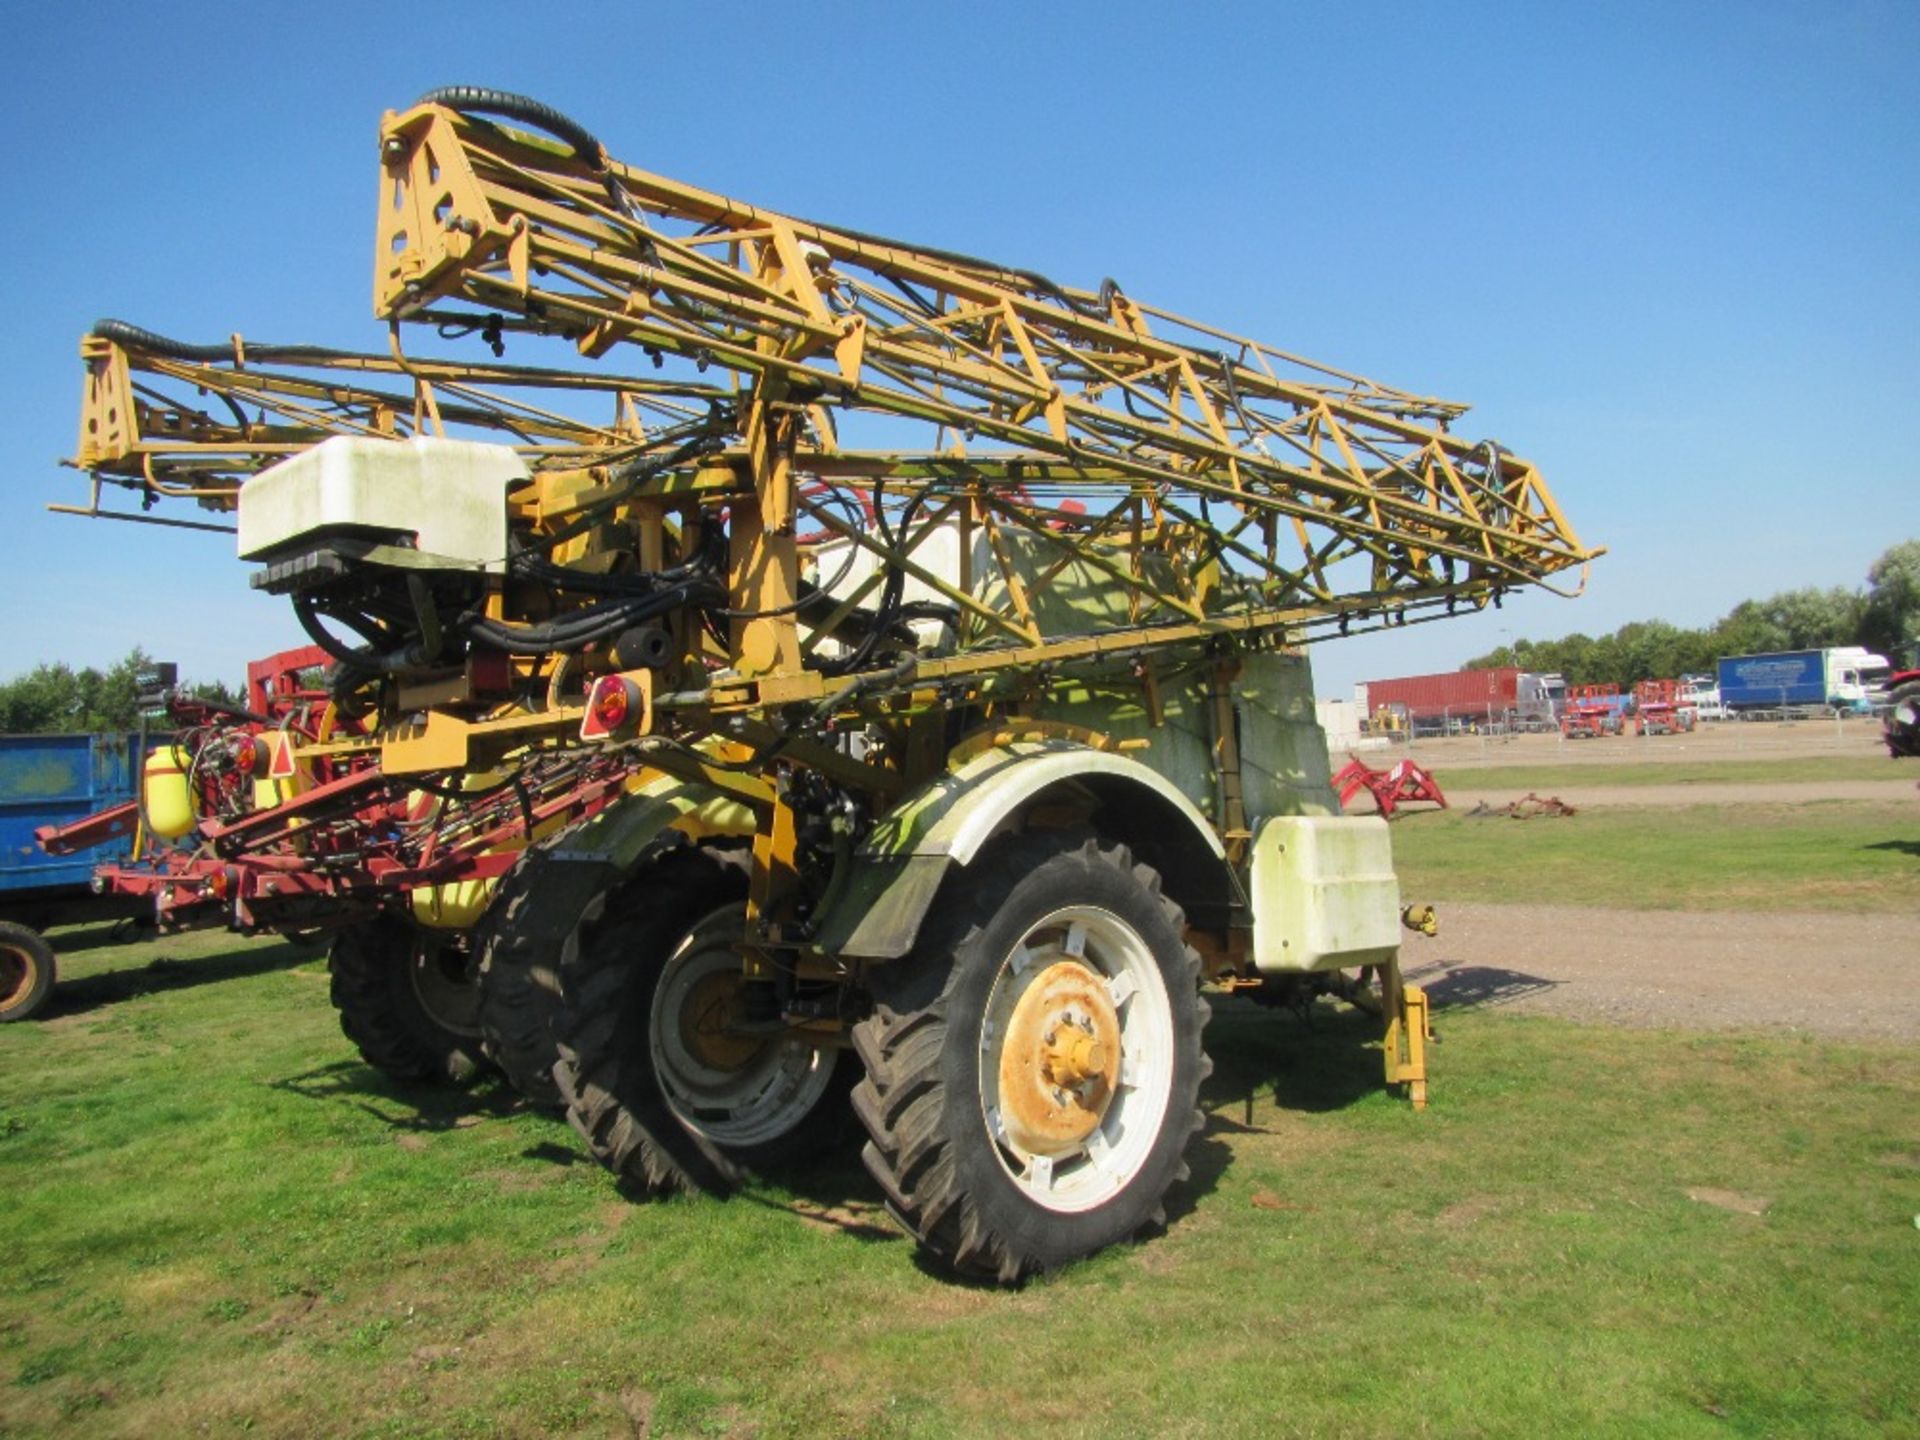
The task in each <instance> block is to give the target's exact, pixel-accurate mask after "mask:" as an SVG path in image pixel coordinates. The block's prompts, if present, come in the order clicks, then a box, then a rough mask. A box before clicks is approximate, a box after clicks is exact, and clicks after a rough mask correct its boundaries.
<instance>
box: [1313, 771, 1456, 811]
mask: <svg viewBox="0 0 1920 1440" xmlns="http://www.w3.org/2000/svg"><path fill="white" fill-rule="evenodd" d="M1333 788H1334V790H1335V792H1336V793H1337V794H1338V795H1339V796H1340V805H1341V808H1343V809H1344V808H1346V805H1347V802H1348V801H1350V800H1352V799H1353V797H1354V796H1356V795H1358V794H1359V793H1360V792H1361V791H1362V790H1365V791H1366V792H1367V793H1368V794H1370V795H1372V796H1373V803H1374V804H1375V805H1377V806H1379V807H1380V813H1381V815H1382V816H1384V817H1385V818H1387V819H1389V820H1391V819H1392V818H1393V812H1394V811H1395V810H1397V809H1399V808H1400V807H1401V806H1402V805H1406V804H1409V803H1411V802H1414V801H1424V802H1426V803H1428V804H1432V805H1438V806H1439V807H1440V808H1441V809H1442V810H1444V809H1446V808H1447V797H1446V796H1445V795H1443V794H1441V793H1440V783H1439V782H1438V781H1437V780H1435V779H1434V778H1433V776H1432V774H1431V773H1430V772H1429V771H1427V770H1425V769H1423V768H1422V767H1420V766H1418V765H1416V764H1414V763H1413V761H1411V760H1399V761H1396V762H1395V763H1394V764H1392V765H1390V766H1388V767H1387V768H1386V769H1385V770H1375V769H1374V768H1373V767H1372V766H1370V765H1368V764H1367V763H1366V762H1365V761H1364V760H1361V759H1360V758H1359V757H1358V756H1356V755H1348V756H1347V763H1346V764H1345V765H1343V766H1341V767H1340V769H1339V771H1338V772H1337V773H1336V774H1335V775H1334V777H1333Z"/></svg>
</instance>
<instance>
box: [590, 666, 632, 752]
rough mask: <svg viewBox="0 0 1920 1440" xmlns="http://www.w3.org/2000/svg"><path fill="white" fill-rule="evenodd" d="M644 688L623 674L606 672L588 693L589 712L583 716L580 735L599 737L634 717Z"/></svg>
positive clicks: (591, 738)
mask: <svg viewBox="0 0 1920 1440" xmlns="http://www.w3.org/2000/svg"><path fill="white" fill-rule="evenodd" d="M639 691H640V687H639V686H637V685H635V684H634V683H633V682H632V681H631V680H628V679H624V678H623V677H621V676H619V675H602V676H601V677H600V678H599V679H598V680H596V681H594V682H593V689H592V690H591V691H590V692H589V693H588V695H587V713H586V714H585V715H583V716H582V717H581V719H580V738H581V739H582V740H599V739H603V738H605V737H606V736H608V735H611V734H612V733H613V732H614V731H616V730H618V729H619V728H620V727H621V726H623V725H625V724H626V723H627V722H628V721H629V720H631V719H633V718H634V710H635V707H636V706H637V705H638V703H639V700H640V693H639Z"/></svg>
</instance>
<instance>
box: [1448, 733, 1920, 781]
mask: <svg viewBox="0 0 1920 1440" xmlns="http://www.w3.org/2000/svg"><path fill="white" fill-rule="evenodd" d="M1580 743H1581V744H1582V745H1584V746H1585V747H1586V749H1585V750H1584V751H1583V752H1582V754H1583V758H1585V759H1588V760H1589V763H1586V764H1580V763H1577V762H1575V763H1568V764H1565V765H1444V764H1443V765H1440V766H1438V767H1436V768H1435V771H1434V775H1435V778H1436V779H1438V780H1439V782H1440V786H1441V789H1443V790H1445V789H1449V788H1452V789H1457V790H1461V791H1466V792H1471V793H1473V794H1485V793H1487V792H1488V791H1491V790H1512V791H1514V792H1515V793H1516V794H1519V793H1522V792H1525V791H1528V790H1537V791H1538V792H1540V793H1541V794H1542V795H1548V794H1551V793H1552V792H1553V791H1555V790H1557V789H1565V790H1576V789H1592V788H1594V787H1596V786H1608V787H1612V786H1616V785H1620V786H1642V785H1781V784H1791V783H1795V782H1801V783H1818V782H1820V781H1832V780H1903V779H1904V780H1908V781H1912V780H1915V779H1920V776H1915V775H1913V774H1911V773H1910V772H1909V771H1908V770H1906V769H1903V768H1902V767H1900V766H1899V765H1898V764H1895V763H1893V762H1891V761H1890V760H1889V759H1888V758H1887V757H1886V756H1884V755H1881V756H1872V755H1801V756H1794V757H1792V758H1783V759H1770V760H1664V759H1659V758H1656V757H1652V756H1649V755H1648V753H1647V750H1646V748H1644V747H1643V746H1642V745H1641V744H1640V743H1639V742H1637V741H1633V740H1595V741H1582V742H1580ZM1665 743H1667V737H1663V738H1661V739H1657V740H1649V741H1647V742H1646V745H1647V746H1657V745H1662V744H1665ZM1679 743H1681V744H1685V743H1686V742H1685V741H1684V740H1682V741H1680V742H1679ZM1602 747H1606V748H1605V749H1603V748H1602ZM1593 757H1598V758H1593Z"/></svg>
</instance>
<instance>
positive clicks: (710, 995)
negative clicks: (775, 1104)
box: [679, 969, 766, 1070]
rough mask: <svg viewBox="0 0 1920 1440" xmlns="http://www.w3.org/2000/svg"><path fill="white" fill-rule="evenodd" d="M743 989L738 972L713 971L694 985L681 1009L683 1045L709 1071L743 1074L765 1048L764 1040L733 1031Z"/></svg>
mask: <svg viewBox="0 0 1920 1440" xmlns="http://www.w3.org/2000/svg"><path fill="white" fill-rule="evenodd" d="M743 985H744V981H743V979H742V977H741V975H740V972H739V971H738V970H737V969H729V970H716V971H713V972H711V973H709V974H707V975H704V976H702V977H701V978H700V979H699V980H698V981H697V982H696V983H695V984H694V986H693V988H692V989H691V990H690V991H689V992H688V994H687V997H686V1001H685V1003H684V1004H683V1005H682V1006H681V1008H680V1015H679V1024H680V1043H681V1044H683V1045H685V1046H686V1047H687V1053H688V1054H690V1055H692V1056H693V1058H694V1059H695V1060H697V1061H699V1062H700V1063H701V1064H702V1065H705V1066H707V1067H709V1068H710V1069H714V1070H744V1069H745V1068H746V1067H747V1066H748V1065H749V1064H750V1063H751V1062H752V1061H753V1059H754V1057H755V1056H757V1055H759V1053H760V1052H761V1050H763V1049H764V1048H766V1041H765V1040H764V1038H761V1037H756V1036H752V1035H743V1034H741V1033H740V1032H739V1031H738V1030H736V1029H735V1028H734V1027H735V1026H736V1025H737V1023H738V1022H739V1019H740V1005H741V992H742V988H743Z"/></svg>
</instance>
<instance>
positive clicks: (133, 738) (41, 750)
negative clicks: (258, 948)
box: [0, 735, 146, 1021]
mask: <svg viewBox="0 0 1920 1440" xmlns="http://www.w3.org/2000/svg"><path fill="white" fill-rule="evenodd" d="M145 758H146V756H145V751H144V749H143V747H142V741H141V737H139V736H138V735H0V1021H9V1020H25V1019H27V1018H29V1017H30V1016H32V1015H34V1014H37V1013H38V1012H39V1011H40V1010H41V1009H42V1008H44V1007H45V1005H46V1003H47V1001H48V1000H49V999H50V998H51V997H52V994H53V987H54V982H55V978H56V974H55V972H56V968H57V962H56V959H55V956H54V950H53V946H52V945H51V944H50V943H48V941H47V938H46V936H45V935H44V934H42V933H41V932H42V931H44V930H46V929H47V928H48V927H49V926H52V925H59V924H70V923H73V922H76V921H84V920H94V919H109V918H115V917H123V916H128V915H135V914H137V913H139V910H140V908H141V907H140V906H139V904H138V903H137V902H134V901H130V900H127V899H125V898H123V897H116V896H111V895H99V894H96V893H95V892H94V889H93V886H92V880H93V872H94V866H95V865H96V864H97V863H99V862H100V861H102V860H112V859H120V860H125V859H128V858H130V857H131V856H132V854H133V853H134V846H135V832H136V830H137V828H138V817H137V814H136V809H137V806H136V802H135V798H134V796H135V787H136V784H137V777H138V776H139V775H140V773H141V770H142V766H143V764H144V762H145ZM89 816H104V817H105V818H104V819H103V820H102V823H101V825H100V827H99V828H98V831H97V841H96V843H95V844H94V845H93V846H92V847H90V848H89V849H87V850H84V851H80V852H78V853H72V854H66V855H51V854H48V853H47V852H46V851H45V850H43V849H41V847H40V845H39V843H38V841H37V840H36V839H35V831H37V830H40V829H43V828H45V827H48V826H59V825H64V824H68V823H70V822H73V821H77V820H82V819H85V818H87V817H89Z"/></svg>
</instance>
